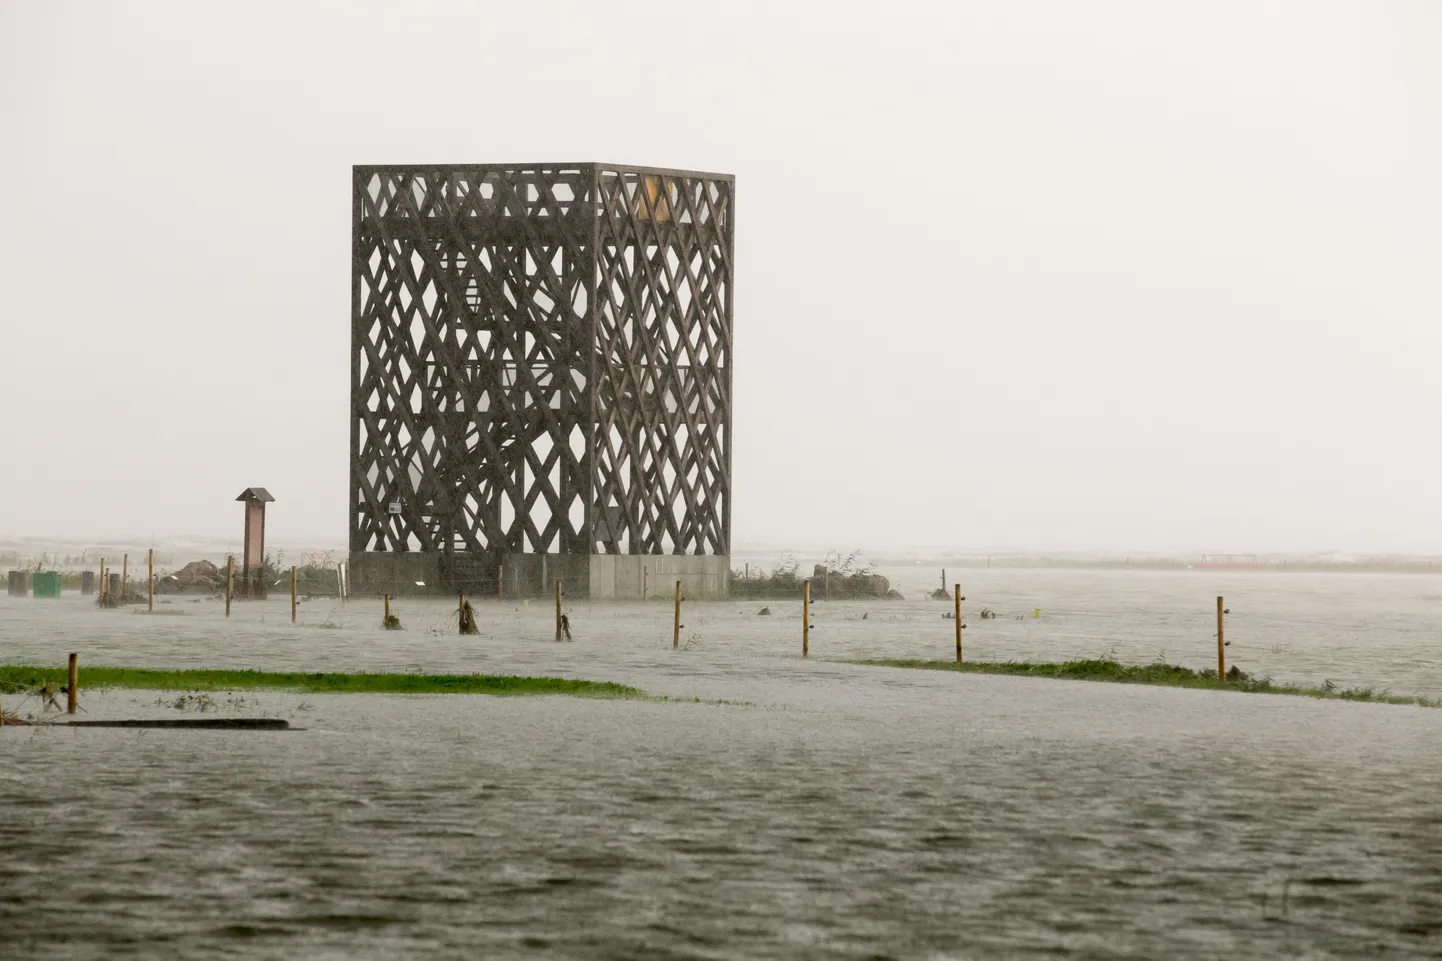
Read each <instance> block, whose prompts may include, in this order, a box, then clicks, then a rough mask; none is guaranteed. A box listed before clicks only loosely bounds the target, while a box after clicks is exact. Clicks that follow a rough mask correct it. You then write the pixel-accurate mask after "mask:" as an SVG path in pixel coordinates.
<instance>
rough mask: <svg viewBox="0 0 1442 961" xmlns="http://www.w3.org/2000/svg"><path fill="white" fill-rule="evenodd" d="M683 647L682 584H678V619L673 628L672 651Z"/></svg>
mask: <svg viewBox="0 0 1442 961" xmlns="http://www.w3.org/2000/svg"><path fill="white" fill-rule="evenodd" d="M680 646H681V582H680V581H677V582H676V619H675V620H674V621H673V622H672V627H671V650H673V651H674V650H676V649H677V648H678V647H680Z"/></svg>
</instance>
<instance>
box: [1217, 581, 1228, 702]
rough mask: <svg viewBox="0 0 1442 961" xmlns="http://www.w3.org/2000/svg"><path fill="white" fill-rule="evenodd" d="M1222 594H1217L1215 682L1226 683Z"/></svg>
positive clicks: (1225, 645)
mask: <svg viewBox="0 0 1442 961" xmlns="http://www.w3.org/2000/svg"><path fill="white" fill-rule="evenodd" d="M1223 613H1224V612H1223V610H1222V596H1221V595H1220V594H1218V595H1217V683H1218V684H1225V683H1227V642H1226V641H1225V640H1224V639H1223V638H1224V635H1225V631H1226V626H1225V625H1224V624H1223V623H1222V621H1223Z"/></svg>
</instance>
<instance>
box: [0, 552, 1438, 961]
mask: <svg viewBox="0 0 1442 961" xmlns="http://www.w3.org/2000/svg"><path fill="white" fill-rule="evenodd" d="M906 576H907V573H906V572H901V573H899V574H897V575H895V576H894V579H895V580H898V581H900V582H901V586H902V588H903V589H904V590H908V593H909V595H914V596H915V597H919V596H920V590H919V589H920V588H921V587H922V586H923V584H924V580H923V578H922V577H921V576H919V575H918V576H917V577H916V578H915V580H916V584H915V585H914V586H913V585H910V584H908V583H907V582H906ZM964 585H965V586H964V589H965V591H966V592H967V595H968V601H967V607H968V609H969V610H971V611H977V610H979V609H980V607H981V606H982V605H987V606H989V607H991V608H993V609H995V610H998V611H1000V612H1002V614H1003V616H1002V617H1001V618H998V619H997V620H986V621H980V620H978V619H977V618H976V617H975V616H974V614H973V615H972V616H971V617H969V618H968V622H969V625H970V626H969V627H968V630H967V650H968V652H969V655H970V656H975V657H978V658H988V659H990V658H1011V657H1015V658H1029V659H1043V658H1044V659H1050V660H1056V659H1065V658H1067V657H1075V656H1094V655H1097V654H1104V653H1107V652H1114V654H1115V656H1116V657H1118V658H1119V659H1122V660H1133V661H1150V660H1153V659H1155V658H1156V657H1158V656H1164V657H1165V658H1166V659H1167V660H1169V661H1174V662H1181V663H1187V664H1191V665H1193V666H1196V667H1204V666H1208V665H1209V664H1212V663H1214V658H1215V640H1214V639H1213V637H1212V634H1211V631H1212V620H1213V618H1214V605H1215V596H1216V594H1218V593H1222V594H1224V595H1225V596H1226V598H1227V604H1228V606H1229V607H1230V608H1231V610H1232V611H1233V614H1232V616H1231V618H1230V619H1229V621H1228V636H1229V637H1231V638H1233V645H1232V647H1231V648H1230V649H1229V652H1230V653H1231V656H1232V658H1233V660H1234V661H1235V662H1236V663H1238V664H1240V665H1241V666H1242V667H1243V668H1244V669H1246V670H1248V671H1251V672H1253V673H1261V674H1270V675H1272V676H1274V677H1276V678H1277V679H1279V680H1299V681H1308V682H1318V683H1320V682H1321V681H1322V680H1323V679H1330V680H1333V681H1334V682H1336V683H1338V684H1340V685H1344V686H1372V687H1386V688H1390V689H1392V690H1394V691H1397V692H1399V693H1414V692H1415V693H1423V694H1429V695H1432V696H1438V695H1442V669H1439V666H1438V660H1437V658H1436V647H1435V645H1436V640H1437V632H1436V629H1435V626H1434V625H1435V624H1436V622H1437V615H1438V614H1439V613H1442V583H1439V581H1438V580H1436V579H1432V578H1426V577H1367V576H1330V577H1329V576H1317V575H1295V576H1286V575H1281V576H1278V575H1240V574H1236V575H1211V574H1208V575H1201V574H1195V575H1193V574H1156V573H1150V574H1129V573H1125V572H1112V573H1103V574H1091V573H1078V572H1062V571H1056V572H1048V571H1027V572H1004V571H992V572H968V573H967V575H966V579H965V580H964ZM768 604H769V606H770V607H771V609H772V610H773V612H774V614H773V615H772V616H770V617H758V616H757V615H756V611H757V610H758V609H759V608H760V607H761V606H762V605H761V604H760V603H759V602H752V603H745V602H731V603H724V604H722V603H718V604H710V605H690V604H688V605H687V607H686V609H685V612H684V615H683V620H684V622H685V624H686V627H685V628H684V629H683V631H682V641H683V647H684V648H686V649H683V650H681V651H672V650H671V611H670V607H669V604H667V603H652V604H645V605H643V604H631V605H616V606H609V607H608V606H591V605H585V604H576V605H574V606H572V608H571V609H570V616H571V619H572V622H573V624H574V625H575V631H576V642H575V643H573V644H562V645H557V644H555V643H554V642H553V641H552V639H551V636H552V630H553V628H552V624H553V618H554V612H553V609H552V608H551V607H550V605H549V603H548V602H544V601H536V602H532V603H530V604H528V605H526V606H524V607H518V605H516V604H514V603H509V604H506V605H504V606H503V607H502V606H500V605H497V604H495V603H494V602H490V603H488V604H485V605H483V606H481V607H480V609H479V613H480V615H481V617H480V619H481V623H482V629H483V632H484V633H483V634H482V635H481V636H480V637H469V638H462V637H458V636H456V635H455V634H454V633H453V630H454V628H448V627H447V625H446V617H447V613H448V611H449V610H451V609H452V608H453V606H454V605H453V603H451V602H443V601H414V600H405V601H399V602H397V604H396V608H397V613H398V614H399V616H400V617H401V619H402V621H403V623H404V624H405V626H406V628H407V629H406V630H405V631H402V632H395V633H386V632H383V631H381V630H380V629H379V621H380V605H379V602H373V601H352V602H350V603H349V604H347V605H345V607H344V608H341V607H339V606H337V605H336V604H334V602H331V601H323V600H315V601H312V602H309V603H307V604H303V605H302V610H301V621H302V623H301V625H299V626H294V627H293V626H292V625H291V624H290V623H289V616H288V609H287V603H286V602H285V601H284V600H277V601H271V602H267V603H264V604H249V605H237V607H236V612H235V613H236V616H235V617H233V618H231V619H230V620H229V621H226V620H225V619H224V618H223V616H222V615H221V611H220V608H219V605H216V604H214V603H212V602H200V603H197V604H191V603H188V602H187V601H184V600H178V601H177V602H176V603H175V604H171V605H162V609H168V610H184V611H186V613H187V614H188V615H189V616H167V617H160V616H156V617H149V616H146V615H143V614H133V613H130V612H125V611H120V612H111V611H106V612H102V611H97V610H94V609H93V608H91V607H89V606H87V605H86V604H84V603H83V602H82V601H80V600H79V599H78V598H74V597H67V598H65V599H63V600H61V601H59V602H43V601H34V600H29V599H26V600H19V599H12V598H0V645H3V648H0V656H3V658H4V659H5V660H9V661H19V662H26V663H35V662H44V663H57V664H59V663H63V661H64V656H65V653H66V652H68V651H71V650H77V651H80V652H81V656H82V665H84V664H99V663H112V664H126V665H133V666H147V665H148V666H185V665H195V666H200V665H203V666H235V667H260V668H266V669H318V670H327V669H329V670H337V669H351V670H425V671H442V670H444V671H480V672H487V673H545V674H557V675H565V676H574V677H586V678H593V679H598V680H616V681H622V682H625V683H629V684H633V685H636V686H638V687H641V688H643V689H645V690H646V691H648V692H651V693H655V694H662V695H668V696H671V697H674V698H693V697H694V698H700V699H702V700H703V701H707V702H714V701H724V702H729V703H692V702H684V703H683V702H677V701H670V702H663V701H593V700H582V699H576V698H565V697H545V698H533V697H526V698H490V697H479V696H383V695H347V696H322V695H305V696H300V695H290V694H270V693H268V694H260V695H254V694H249V693H246V694H242V695H239V696H236V697H228V696H225V695H216V696H215V697H214V698H213V701H214V703H213V706H212V709H213V710H214V711H217V712H221V713H234V714H240V715H260V714H268V715H279V716H282V717H286V718H289V719H290V720H291V722H292V724H293V725H295V726H296V727H297V728H298V729H297V730H293V731H290V732H284V733H236V732H184V731H154V732H147V733H139V732H135V731H125V730H113V729H111V730H69V731H67V730H61V729H16V728H7V729H5V730H4V731H3V732H0V957H5V958H8V957H12V956H13V957H40V956H44V957H125V956H137V957H157V956H184V957H226V956H237V957H247V958H252V957H254V958H259V957H277V958H279V957H287V958H295V957H305V958H312V957H315V958H322V957H337V958H339V957H363V958H383V957H384V958H390V957H401V956H416V955H421V954H429V955H431V956H436V957H461V956H464V957H476V956H486V957H513V956H533V957H587V958H609V957H615V958H635V957H641V958H644V957H712V958H732V957H798V958H800V957H855V958H865V957H872V956H884V957H897V958H902V957H906V958H915V957H921V958H927V957H937V958H940V957H955V958H1011V957H1067V958H1148V959H1152V958H1168V957H1199V958H1211V957H1227V958H1256V957H1296V958H1314V957H1358V958H1362V957H1367V958H1375V957H1395V958H1414V957H1429V956H1436V957H1442V776H1439V774H1442V769H1439V747H1442V710H1432V709H1425V708H1415V707H1397V706H1388V705H1373V704H1356V703H1346V702H1335V701H1314V700H1310V699H1303V698H1290V697H1265V696H1248V695H1238V694H1229V693H1225V692H1212V691H1182V690H1170V689H1160V688H1141V687H1127V686H1119V685H1105V684H1089V683H1080V682H1058V681H1045V680H1029V679H1022V678H1007V677H981V676H974V675H965V676H958V675H950V674H939V673H933V672H915V671H899V670H888V669H878V668H863V667H856V666H851V665H845V664H837V663H828V662H827V661H826V660H825V659H828V658H845V657H857V656H898V657H901V656H904V657H942V656H946V655H947V654H948V653H949V651H950V648H951V645H952V643H953V641H952V633H951V624H950V623H949V622H946V621H943V620H942V619H941V612H942V610H944V609H945V605H943V604H940V603H936V602H929V601H922V600H915V599H913V600H909V601H906V602H891V603H884V602H873V603H869V604H868V603H861V602H850V603H839V602H837V603H833V604H830V605H828V604H825V603H824V602H818V605H817V611H816V615H815V624H816V629H815V631H814V632H813V636H812V659H811V660H809V661H802V660H801V659H800V657H799V654H800V627H801V622H800V617H799V610H798V609H797V605H795V604H791V603H776V602H768ZM1037 608H1040V610H1041V616H1040V617H1039V618H1033V617H1031V616H1030V614H1031V612H1032V611H1033V610H1035V609H1037ZM863 614H864V615H866V618H865V619H864V620H863V619H862V615H863ZM1019 614H1020V615H1023V619H1022V620H1017V619H1016V617H1017V615H1019ZM323 624H330V625H332V626H330V627H323V626H321V625H323ZM82 691H83V694H84V696H83V697H82V705H83V706H84V707H85V709H86V711H87V712H88V713H89V714H90V715H91V716H94V717H111V716H177V714H178V711H177V709H176V708H175V707H173V706H172V705H173V703H174V702H175V701H176V699H177V695H174V694H167V695H163V696H162V695H160V694H157V693H154V692H87V691H84V689H83V686H82ZM5 703H6V706H7V708H8V709H15V708H16V707H19V708H21V709H22V710H29V709H34V704H33V703H31V704H30V705H29V706H28V707H27V706H26V705H25V703H24V702H23V701H20V699H18V698H17V697H16V696H15V695H7V696H6V701H5Z"/></svg>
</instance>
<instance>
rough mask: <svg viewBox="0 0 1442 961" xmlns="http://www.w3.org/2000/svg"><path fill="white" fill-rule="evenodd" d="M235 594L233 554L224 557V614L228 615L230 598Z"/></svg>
mask: <svg viewBox="0 0 1442 961" xmlns="http://www.w3.org/2000/svg"><path fill="white" fill-rule="evenodd" d="M234 594H235V555H234V554H230V555H228V556H227V557H226V558H225V616H226V617H229V616H230V599H231V597H232V596H234Z"/></svg>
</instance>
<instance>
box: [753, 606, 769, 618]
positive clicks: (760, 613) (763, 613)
mask: <svg viewBox="0 0 1442 961" xmlns="http://www.w3.org/2000/svg"><path fill="white" fill-rule="evenodd" d="M770 613H771V608H769V607H763V608H761V610H759V611H757V612H756V616H757V617H765V616H768V615H770Z"/></svg>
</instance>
